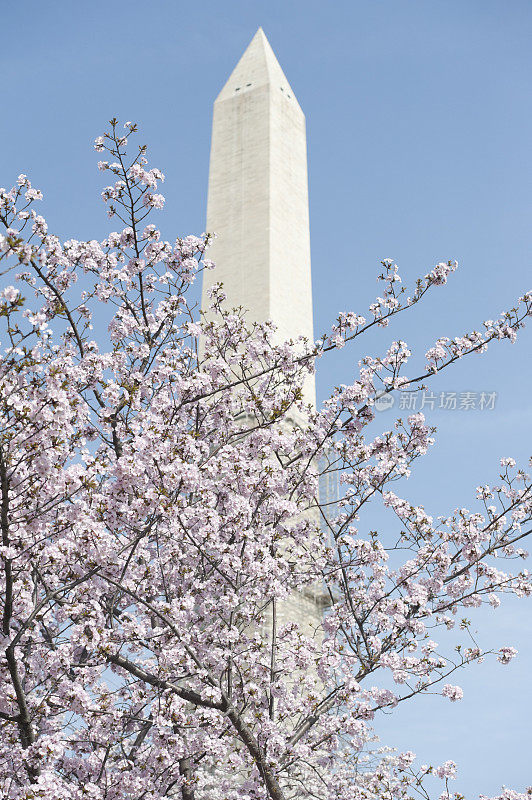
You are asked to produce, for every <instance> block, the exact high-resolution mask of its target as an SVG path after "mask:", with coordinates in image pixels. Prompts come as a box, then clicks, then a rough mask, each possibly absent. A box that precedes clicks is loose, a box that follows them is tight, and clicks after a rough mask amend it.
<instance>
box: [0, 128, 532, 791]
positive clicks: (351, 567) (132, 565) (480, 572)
mask: <svg viewBox="0 0 532 800" xmlns="http://www.w3.org/2000/svg"><path fill="white" fill-rule="evenodd" d="M135 133H136V126H135V125H134V124H133V123H131V122H127V123H126V125H125V134H124V133H123V132H122V129H120V130H119V129H118V123H117V121H116V120H113V121H111V127H110V130H109V131H108V133H106V134H105V135H104V136H101V137H98V138H97V139H96V141H95V149H96V151H97V152H98V153H105V155H104V156H102V160H101V161H99V163H98V168H99V169H100V170H101V171H102V172H105V173H108V175H109V177H108V178H107V179H106V182H107V183H108V184H109V185H108V186H107V187H106V188H105V189H104V190H103V194H102V197H103V200H104V202H105V203H106V205H107V207H108V213H109V216H110V218H112V219H113V220H114V221H115V222H116V228H117V229H116V230H112V231H110V232H109V234H108V235H107V237H106V238H105V239H104V240H103V241H96V240H89V241H76V240H67V241H64V242H62V241H61V240H60V239H59V238H58V237H57V236H54V235H53V234H51V233H49V231H48V228H47V225H46V222H45V220H44V218H43V217H42V216H40V215H39V214H37V212H36V211H35V209H34V203H35V202H36V201H39V200H40V199H41V197H42V194H41V193H40V192H39V191H38V190H35V189H34V188H33V187H32V186H31V183H30V181H29V179H28V177H27V176H26V175H21V176H19V178H18V180H17V181H16V184H15V186H14V187H13V188H12V189H10V190H9V191H6V190H3V189H2V190H0V220H1V223H2V226H3V231H2V234H1V236H0V256H1V258H2V265H3V267H5V273H4V274H6V276H7V278H8V282H7V285H6V287H5V288H4V289H3V290H2V295H1V299H0V322H1V325H2V346H3V351H2V360H1V362H0V390H1V394H0V414H1V416H2V419H1V431H2V432H1V434H0V488H1V492H0V512H1V513H0V523H1V531H2V543H1V546H0V560H1V570H2V576H3V577H2V581H3V583H2V589H1V604H2V609H1V614H2V655H1V658H2V660H1V661H0V730H1V739H0V763H1V766H2V769H1V770H0V774H1V775H2V777H1V778H0V785H1V792H2V796H3V797H6V798H9V800H23V799H24V800H29V799H30V798H37V797H39V798H45V799H46V800H58V799H59V800H62V799H63V798H64V799H65V800H67V799H68V800H82V798H87V797H89V798H91V800H104V799H105V800H130V798H132V797H134V798H150V800H162V798H166V797H180V796H181V797H182V798H184V800H237V798H248V799H249V800H251V798H253V800H266V798H272V800H295V798H298V799H299V798H303V797H308V798H319V799H320V800H333V799H334V800H353V798H357V800H358V799H359V798H360V799H362V798H365V799H366V800H367V799H370V798H375V800H377V798H379V800H380V798H383V797H387V798H388V797H390V798H391V797H394V798H404V800H406V798H408V797H410V796H411V793H412V791H414V789H416V790H420V787H423V786H424V782H425V780H426V779H427V778H430V776H431V775H433V774H435V775H436V776H437V777H439V778H440V779H442V780H445V781H448V780H449V779H452V778H454V777H455V772H456V766H455V765H454V762H451V761H447V762H446V763H445V764H443V765H441V766H439V767H436V768H435V769H433V768H432V767H430V766H426V765H421V766H420V767H419V768H417V767H416V766H415V755H414V753H413V752H412V751H409V750H408V751H405V752H403V753H399V754H397V753H394V752H391V751H389V750H388V749H387V748H380V747H379V745H378V744H377V743H376V740H375V732H374V729H373V727H372V725H375V726H376V727H377V728H378V719H379V715H380V714H381V713H390V712H393V710H394V709H395V708H396V707H397V706H400V705H401V704H402V703H404V702H406V701H408V700H409V699H410V698H412V697H413V696H415V695H419V694H424V693H429V692H431V693H438V694H440V695H443V697H446V698H448V699H450V700H451V701H453V702H454V701H457V700H459V699H461V697H462V690H461V689H460V687H458V686H456V685H454V683H450V682H448V681H452V680H454V675H455V673H456V672H457V671H458V670H460V669H461V668H462V667H464V666H466V665H469V664H472V663H475V662H478V663H480V662H481V661H482V660H483V659H484V658H486V657H487V656H489V655H493V656H494V657H496V658H497V659H498V660H499V661H500V662H501V663H502V664H508V663H509V661H510V660H511V659H513V657H514V656H515V655H516V651H515V649H514V648H512V647H511V646H509V645H506V644H505V645H504V646H502V647H500V649H498V650H497V651H492V652H486V651H485V650H483V649H482V648H481V647H480V645H479V644H478V643H477V642H476V641H475V640H474V638H473V635H472V633H471V626H470V624H469V620H468V619H467V618H464V617H463V614H464V610H467V609H474V608H477V607H479V606H482V605H484V604H486V605H491V606H492V607H497V606H498V605H499V604H500V602H501V597H503V596H504V595H505V594H508V593H511V594H515V595H517V596H529V595H530V593H531V588H532V586H531V580H530V575H529V573H528V572H527V570H526V569H525V568H524V567H521V566H520V565H521V564H522V563H523V562H524V559H525V558H526V556H527V554H526V551H525V550H523V549H522V547H521V545H522V543H523V540H524V539H525V538H526V536H527V535H528V534H529V528H530V517H531V511H532V494H531V487H530V480H529V478H528V476H527V475H526V474H525V473H524V472H523V471H522V470H519V469H518V468H517V466H516V464H515V462H514V460H513V459H511V458H509V457H506V458H503V459H502V460H501V470H502V471H501V475H500V477H499V483H498V484H497V485H496V486H491V485H487V484H482V485H480V486H479V487H478V488H477V490H476V502H477V503H478V509H476V510H473V511H470V510H468V509H466V508H458V509H456V510H455V511H454V512H453V513H452V514H451V515H447V516H441V517H438V518H437V519H434V518H433V517H431V516H430V515H428V514H427V513H426V511H425V509H424V508H423V507H422V506H420V505H416V504H413V503H411V502H410V501H409V500H408V499H407V498H406V497H403V496H402V495H403V492H402V491H400V489H399V483H398V482H400V481H401V479H404V478H405V477H407V476H408V475H409V474H410V472H411V470H412V468H413V466H414V462H415V461H416V460H417V459H419V458H421V457H423V456H424V455H425V454H426V452H427V451H428V449H429V448H430V447H431V446H432V444H433V443H434V430H433V429H431V428H430V427H429V426H428V425H427V424H426V420H425V418H424V417H423V415H422V414H412V415H411V416H409V417H408V418H407V419H406V420H397V421H396V423H395V425H394V426H393V427H392V429H391V430H388V431H384V432H381V433H380V434H379V435H376V436H375V435H373V434H372V433H371V428H370V423H371V422H372V421H373V420H374V419H375V413H374V403H375V399H376V397H378V396H380V395H381V394H382V393H385V394H389V393H393V392H396V391H398V390H399V389H401V388H402V389H407V390H408V391H416V390H418V389H421V388H422V387H423V386H424V384H425V382H426V381H428V380H430V378H431V376H432V375H433V374H435V373H436V372H439V371H441V370H443V369H447V368H448V367H450V366H451V365H452V364H453V363H454V361H456V360H457V359H458V358H461V357H463V356H466V355H469V354H472V353H475V352H477V353H478V352H483V351H485V350H486V348H487V347H488V345H490V344H491V343H492V342H495V340H499V339H503V338H508V339H510V340H511V341H513V340H514V339H515V335H516V332H517V331H519V329H520V327H521V326H522V325H523V323H524V320H525V317H526V316H527V315H528V314H530V310H531V305H532V297H531V295H530V294H527V295H524V296H523V297H522V298H521V300H520V303H519V304H518V306H517V307H516V308H515V309H513V310H512V311H510V312H508V313H506V314H503V315H501V317H500V318H499V320H498V321H495V322H493V321H487V322H486V323H485V324H484V331H483V333H478V332H476V331H473V332H471V333H468V334H466V335H465V336H462V337H455V338H454V339H451V338H443V337H442V338H440V339H438V340H437V342H436V344H435V345H433V346H432V347H431V348H429V349H428V351H427V354H426V363H425V365H424V366H423V367H421V368H418V369H417V370H416V371H414V372H413V373H412V374H411V375H410V377H407V376H406V375H405V374H404V370H405V368H406V367H407V365H408V364H410V363H411V360H412V356H413V354H412V353H411V351H410V349H409V348H408V345H407V344H406V343H405V342H404V341H402V340H401V339H399V338H398V339H397V340H396V341H394V342H392V344H391V345H390V347H389V348H388V350H387V351H386V352H385V353H384V354H383V355H382V356H380V357H370V356H366V357H365V358H363V359H362V360H361V362H360V364H359V372H358V374H357V376H356V379H355V380H354V381H353V382H352V383H350V384H348V385H342V386H339V387H337V388H336V389H335V390H334V392H333V393H332V394H331V396H330V397H329V398H328V400H326V402H325V403H324V404H323V405H322V407H321V408H320V409H319V410H318V411H314V410H313V409H311V408H308V407H306V406H305V403H304V400H303V399H302V398H303V397H304V395H303V391H302V389H303V385H304V381H305V378H306V376H307V375H308V373H309V372H310V371H313V370H314V368H315V362H316V361H317V359H319V358H322V357H325V356H326V354H327V353H328V352H330V351H332V350H335V349H338V348H340V347H344V346H345V345H349V344H350V343H351V342H353V341H354V340H355V339H356V338H358V337H359V336H361V335H363V334H364V333H365V332H366V331H368V330H369V329H371V328H372V327H374V326H380V327H386V326H388V325H391V324H392V323H395V318H396V317H397V316H398V315H399V314H403V313H413V309H414V307H415V306H416V305H417V304H418V303H419V302H421V301H422V300H423V298H424V296H425V294H426V293H427V292H428V291H431V290H432V289H433V288H434V287H438V286H440V285H443V284H445V282H446V281H447V279H448V277H449V276H450V274H451V273H452V272H453V271H454V269H455V267H456V265H455V263H454V262H447V263H441V264H438V265H436V266H435V267H434V268H433V269H431V270H429V271H428V272H427V274H426V275H425V276H423V277H422V278H420V280H419V281H418V282H417V283H416V286H415V287H414V289H413V291H411V292H410V293H409V292H408V290H407V289H406V288H405V287H404V286H403V282H402V280H401V277H400V276H399V272H398V267H397V265H396V264H395V263H394V262H393V260H391V259H385V260H384V261H383V262H382V272H381V274H380V276H379V278H380V281H381V283H382V285H383V288H382V290H381V292H380V296H379V297H378V298H377V300H376V301H375V303H373V304H371V306H370V308H369V310H368V312H367V313H364V314H359V313H355V312H342V313H341V314H339V316H338V318H337V320H336V321H335V323H334V325H333V326H332V328H331V331H330V332H329V333H328V334H326V335H324V336H323V337H322V338H320V339H319V340H318V341H317V342H314V343H312V342H307V343H305V342H301V341H300V342H296V343H281V344H279V343H278V342H277V340H276V336H275V326H274V325H273V323H271V322H266V323H263V324H249V323H248V322H246V320H245V318H244V313H243V310H242V309H231V308H227V307H226V303H225V296H224V292H223V287H222V286H221V285H219V284H214V285H213V287H212V290H211V307H210V309H208V311H207V313H206V314H205V315H203V314H201V312H199V311H198V309H197V308H196V307H195V304H194V301H193V300H191V299H190V291H189V290H190V287H191V285H192V284H193V283H194V281H195V280H196V278H197V276H198V275H199V274H201V273H202V272H203V270H209V269H211V268H212V267H213V264H212V262H211V261H210V260H209V259H208V258H207V253H208V244H209V240H210V236H209V235H207V236H202V237H196V236H188V237H185V238H177V239H176V240H175V241H174V242H169V241H166V240H164V239H163V238H162V236H161V233H160V231H159V230H158V228H157V227H156V225H155V224H154V223H153V222H152V221H151V216H150V215H152V214H153V213H155V212H156V211H157V210H158V209H160V208H162V207H163V204H164V198H163V197H162V195H161V194H159V192H158V187H159V184H160V183H162V182H163V180H164V175H163V173H162V172H161V171H160V170H158V169H156V168H148V160H147V150H146V147H145V146H140V147H139V148H138V151H137V153H136V155H135V156H133V157H131V156H128V153H127V150H126V145H128V141H127V140H128V139H129V140H131V139H132V138H133V137H134V134H135ZM103 159H105V160H103ZM149 217H150V219H148V218H149ZM102 319H106V321H107V331H106V332H103V331H102ZM327 476H339V482H340V486H341V491H340V495H339V497H338V498H337V499H333V500H332V501H326V500H324V498H320V494H319V480H320V478H327ZM378 502H379V503H382V504H383V506H384V508H385V509H387V512H388V514H389V515H390V520H391V522H390V525H389V527H388V531H387V532H377V531H374V530H373V529H372V514H371V512H372V507H373V504H375V503H378ZM394 524H395V528H394ZM390 531H393V534H392V533H390ZM317 587H319V593H321V594H322V599H323V601H324V602H323V605H324V614H323V619H322V621H321V623H320V624H319V625H318V629H317V630H311V629H309V627H308V626H305V625H303V624H302V622H301V619H300V618H298V619H296V618H294V616H293V615H292V616H290V614H289V613H287V611H286V609H288V608H289V607H290V603H291V602H293V599H294V598H299V599H300V600H301V602H304V599H305V598H307V597H309V596H312V597H314V596H315V595H316V593H317V592H318V588H317ZM322 587H323V588H322ZM465 613H469V612H468V611H466V612H465ZM439 631H453V635H454V636H455V637H456V641H457V642H458V644H457V645H456V649H455V650H451V651H450V652H449V651H448V649H446V648H445V646H443V645H440V644H438V642H437V641H436V640H437V638H438V632H439ZM443 638H444V640H446V639H448V636H447V637H443ZM452 676H453V677H452ZM446 785H447V784H446ZM445 791H446V792H448V791H449V790H448V788H446V790H445ZM449 796H450V795H449ZM524 796H525V795H518V794H517V793H512V792H510V791H509V790H505V791H504V792H503V794H502V795H501V798H502V797H504V798H505V799H506V800H511V798H514V797H515V798H516V800H517V798H519V800H522V798H523V797H524Z"/></svg>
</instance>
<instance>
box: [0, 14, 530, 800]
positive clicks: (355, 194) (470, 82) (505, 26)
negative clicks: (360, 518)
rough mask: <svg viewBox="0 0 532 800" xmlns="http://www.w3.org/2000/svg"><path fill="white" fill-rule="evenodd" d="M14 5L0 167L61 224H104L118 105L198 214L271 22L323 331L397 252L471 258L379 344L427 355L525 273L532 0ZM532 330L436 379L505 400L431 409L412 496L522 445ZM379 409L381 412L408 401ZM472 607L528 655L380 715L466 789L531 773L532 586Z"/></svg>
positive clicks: (525, 282) (191, 217) (169, 213)
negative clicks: (454, 693)
mask: <svg viewBox="0 0 532 800" xmlns="http://www.w3.org/2000/svg"><path fill="white" fill-rule="evenodd" d="M2 20H3V47H2V56H1V61H2V64H1V68H2V95H3V100H2V104H3V125H2V129H1V132H0V137H1V147H0V166H1V172H0V183H2V185H11V182H12V181H14V179H15V178H16V176H17V175H18V174H19V173H20V172H26V173H27V174H28V175H29V176H30V178H31V179H32V180H33V182H34V185H36V186H38V187H39V188H41V189H43V191H44V192H45V204H44V206H43V212H45V213H46V216H47V217H48V220H49V223H50V227H51V229H52V230H53V231H54V232H57V233H58V234H59V235H61V236H64V237H65V238H70V237H74V238H87V239H90V238H103V236H104V235H105V233H106V231H107V230H108V228H107V219H106V217H105V212H104V207H103V204H102V203H101V201H100V199H99V192H100V190H101V187H102V183H103V176H102V174H101V173H98V172H97V170H96V168H95V164H96V160H97V159H96V154H95V153H94V151H93V150H92V141H93V139H94V138H95V136H97V135H98V134H100V133H101V132H102V131H103V130H104V129H105V125H106V121H107V120H108V119H110V118H111V117H112V116H117V117H119V118H120V119H123V120H126V119H132V120H135V121H137V122H138V124H139V126H140V128H141V130H142V139H143V140H144V141H146V142H147V143H148V144H149V145H150V154H151V158H152V160H153V163H154V165H157V166H160V167H161V168H162V169H163V171H164V172H165V174H166V178H167V180H166V183H165V184H164V187H163V189H164V193H165V195H166V198H167V204H166V208H165V211H164V212H163V213H162V214H161V215H160V221H161V227H162V229H163V232H164V234H165V236H166V237H168V238H170V237H175V236H176V235H183V234H187V233H201V232H202V231H203V229H204V224H205V222H204V220H205V202H206V190H207V174H208V156H209V142H210V125H211V104H212V101H213V100H214V98H215V96H216V95H217V93H218V91H219V90H220V88H221V86H222V85H223V84H224V82H225V80H226V78H227V77H228V75H229V73H230V71H231V70H232V68H233V66H234V65H235V63H236V61H237V60H238V58H239V57H240V55H241V54H242V52H243V50H244V49H245V47H246V46H247V44H248V42H249V40H250V39H251V37H252V36H253V34H254V33H255V30H256V29H257V27H258V26H259V25H262V26H263V28H264V30H265V32H266V34H267V36H268V38H269V39H270V42H271V44H272V46H273V48H274V50H275V52H276V54H277V56H278V58H279V60H280V62H281V65H282V67H283V69H284V71H285V73H286V75H287V78H288V80H289V81H290V83H291V85H292V87H293V89H294V91H295V92H296V94H297V96H298V99H299V102H300V104H301V106H302V107H303V110H304V111H305V113H306V116H307V128H308V144H309V175H310V203H311V209H310V210H311V237H312V257H313V285H314V305H315V329H316V334H319V333H321V332H322V331H323V330H325V329H327V327H328V325H329V323H330V321H331V319H332V318H333V317H334V316H335V314H336V313H337V312H338V311H340V310H355V311H358V312H361V313H364V311H365V310H366V309H367V306H368V304H369V303H370V302H371V301H372V300H373V298H374V295H375V293H376V292H377V284H376V282H375V276H376V274H377V269H378V266H379V261H380V259H382V258H386V257H393V258H394V259H395V260H396V261H397V262H398V264H399V266H400V267H401V269H402V272H403V274H404V276H405V277H406V278H410V279H411V280H413V279H415V277H416V276H417V275H418V274H420V273H424V272H426V271H427V270H428V269H429V268H430V267H431V266H432V265H433V264H434V263H436V262H437V261H440V260H447V259H448V258H453V259H454V258H456V259H458V261H459V262H460V265H461V266H460V269H459V271H458V272H457V273H456V274H455V275H454V276H452V279H451V281H450V284H449V285H448V286H447V287H445V288H442V289H440V290H437V291H435V292H434V294H433V296H432V297H431V299H430V300H429V301H427V303H426V304H425V305H424V307H421V308H418V309H417V311H414V313H412V315H411V316H410V317H405V318H404V320H403V321H402V322H400V323H399V325H398V327H397V328H394V329H389V330H387V331H384V332H379V334H378V335H375V336H374V337H373V338H372V339H371V340H370V341H368V342H367V343H366V345H367V346H365V347H364V350H365V351H367V352H370V353H371V354H377V353H378V352H379V350H380V349H381V348H382V347H384V346H385V345H386V344H387V343H388V342H389V341H390V340H391V339H392V338H402V339H406V340H407V341H408V343H409V344H410V345H411V346H412V347H413V348H414V349H415V351H416V352H419V353H421V354H422V353H424V352H425V350H426V349H427V347H428V345H429V344H430V343H431V342H432V341H433V339H434V338H436V337H437V336H442V335H451V336H452V335H457V334H458V335H459V334H462V333H464V332H465V331H466V330H468V329H471V328H474V327H477V326H479V325H480V323H481V322H482V320H483V319H486V318H493V317H495V316H496V315H498V314H499V313H500V312H501V311H502V310H503V309H505V308H507V307H511V306H512V305H513V303H514V301H515V299H516V298H517V297H518V296H519V294H522V293H523V291H525V290H526V289H528V288H530V244H531V241H530V217H531V211H532V209H531V199H530V177H531V176H530V156H529V153H530V144H529V137H530V127H531V121H532V120H531V115H532V113H531V107H530V95H529V81H530V67H531V64H530V61H531V58H530V36H531V27H532V6H531V5H530V3H529V2H528V1H527V0H523V1H522V2H520V1H519V0H498V1H495V2H494V1H493V0H468V1H467V2H463V0H445V2H441V1H440V0H430V2H428V1H427V0H373V2H370V0H365V1H364V2H362V0H337V1H335V0H333V1H332V2H329V3H323V2H316V1H315V0H268V1H267V2H266V1H263V0H255V1H254V2H253V1H252V0H247V2H244V1H243V0H229V2H225V3H221V2H214V0H207V1H205V0H198V2H196V3H194V4H192V3H191V2H190V0H188V2H181V0H173V2H170V0H151V1H150V2H149V3H148V2H140V0H129V1H128V2H127V3H123V2H120V3H118V2H115V1H114V0H107V1H106V2H103V1H102V0H93V1H92V2H90V3H87V2H85V3H81V2H71V0H70V1H67V0H60V1H59V2H55V1H54V0H48V1H47V2H46V3H42V2H40V1H39V2H37V1H36V0H25V2H24V3H10V4H7V3H4V4H3V8H2ZM78 186H81V187H83V188H82V189H81V190H79V189H78V188H77V187H78ZM530 344H531V334H530V331H526V332H525V333H524V334H522V336H521V337H520V339H519V341H518V343H517V344H516V345H514V346H511V345H509V344H508V343H507V342H505V343H502V344H501V345H500V346H498V347H495V348H494V349H493V350H492V351H491V353H488V354H487V355H486V356H483V357H480V358H473V359H468V360H466V361H464V362H461V363H459V364H458V365H457V366H456V368H455V369H454V370H453V371H452V372H449V373H444V374H443V375H442V376H440V377H439V378H438V381H437V386H436V388H435V389H434V391H436V389H437V391H438V392H450V391H456V392H458V393H461V392H466V391H470V392H476V393H477V397H478V396H479V394H480V392H481V391H485V392H496V393H497V402H496V405H495V409H494V410H483V411H480V410H476V411H475V410H472V411H463V410H462V411H459V410H456V411H452V410H437V409H435V410H434V411H433V412H431V411H430V410H429V411H428V413H427V416H428V417H429V419H430V420H431V421H433V422H434V424H436V425H437V426H438V434H437V436H438V438H437V445H436V447H435V448H433V450H432V452H431V454H430V455H429V456H428V457H427V458H426V459H424V463H423V465H422V466H420V467H419V468H418V473H417V474H416V475H415V476H413V477H412V478H411V479H410V481H409V483H408V484H407V485H406V487H404V488H403V492H404V493H405V494H408V496H409V497H411V498H412V499H414V500H415V501H416V502H423V501H424V502H425V503H426V504H427V506H428V508H429V510H430V511H431V513H433V514H444V513H446V512H448V511H449V510H450V509H452V508H454V507H456V506H458V505H465V506H468V507H470V508H471V507H472V498H473V496H474V491H473V490H474V487H475V486H476V485H478V484H479V483H485V482H488V481H490V480H491V481H495V480H496V478H497V474H498V472H497V467H498V458H499V457H500V456H503V455H513V456H514V457H515V458H517V459H519V460H520V461H521V463H526V459H527V457H528V455H529V449H530V448H529V444H530V430H531V428H532V425H531V422H532V419H531V410H530V405H531V404H530V397H531V392H532V385H531V384H532V379H531V374H532V370H530ZM364 354H365V353H364V352H363V349H362V348H361V347H359V348H357V349H354V348H353V349H350V348H345V349H344V350H342V351H341V353H338V354H337V355H336V356H335V357H334V358H332V359H331V360H330V362H329V363H328V365H325V364H323V365H320V373H319V380H318V391H319V395H320V397H321V398H323V397H324V396H325V395H326V393H327V390H328V389H329V388H330V386H331V385H334V384H336V383H339V382H348V381H349V380H350V378H351V377H352V376H353V375H354V372H355V369H356V363H357V361H358V359H359V358H360V357H361V356H362V355H364ZM527 360H528V365H527ZM381 417H382V423H383V425H384V426H386V427H387V426H389V425H390V424H391V423H392V421H393V411H386V412H382V414H381ZM474 620H475V623H476V627H477V629H478V630H479V635H480V638H481V641H482V642H483V643H486V644H488V643H490V642H493V643H494V644H498V645H501V644H507V643H509V644H513V645H515V646H516V647H517V648H518V649H519V651H520V655H519V658H518V659H517V660H516V661H515V662H513V663H512V664H511V665H510V666H508V667H506V668H503V667H501V666H500V665H497V664H494V665H490V664H484V665H482V666H480V667H477V668H476V669H474V670H473V671H472V672H470V673H469V675H468V676H467V677H465V678H464V679H463V680H462V681H461V683H462V685H463V687H464V689H465V698H464V700H463V701H462V703H461V704H453V705H452V706H451V705H450V704H446V703H445V701H443V700H441V699H440V700H438V698H427V699H426V700H424V701H423V702H421V701H420V702H418V703H416V704H414V706H413V708H412V709H411V710H408V711H407V709H406V708H405V709H404V710H402V711H401V713H400V714H397V715H396V716H392V717H389V718H387V719H386V722H385V723H383V725H382V731H383V733H384V734H385V735H386V743H390V744H394V745H397V746H398V747H400V748H403V749H405V748H406V749H412V750H415V751H416V752H417V753H418V755H419V757H420V760H421V761H423V762H429V763H441V762H442V761H444V760H446V759H447V758H456V760H458V761H459V762H460V775H461V780H458V781H456V789H457V790H460V791H462V792H465V793H467V794H468V795H469V796H474V795H475V794H476V793H478V792H482V793H484V794H487V795H490V794H494V793H495V792H497V791H498V789H499V787H500V786H501V784H503V783H506V784H507V785H510V786H514V787H515V788H523V787H524V786H525V785H527V783H530V782H531V778H530V772H529V766H528V764H529V759H530V756H529V747H528V739H529V736H528V730H527V726H526V722H525V718H526V715H525V713H524V710H525V709H526V708H527V709H528V715H530V706H531V704H532V695H531V690H530V687H529V684H530V679H529V677H530V674H531V672H532V645H531V639H532V637H531V634H532V624H531V621H530V620H531V605H530V602H529V603H527V602H526V601H521V602H512V603H510V604H509V605H508V607H507V609H506V610H499V611H498V612H495V613H494V614H493V615H489V614H481V615H478V616H477V617H474ZM435 720H437V722H435Z"/></svg>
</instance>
